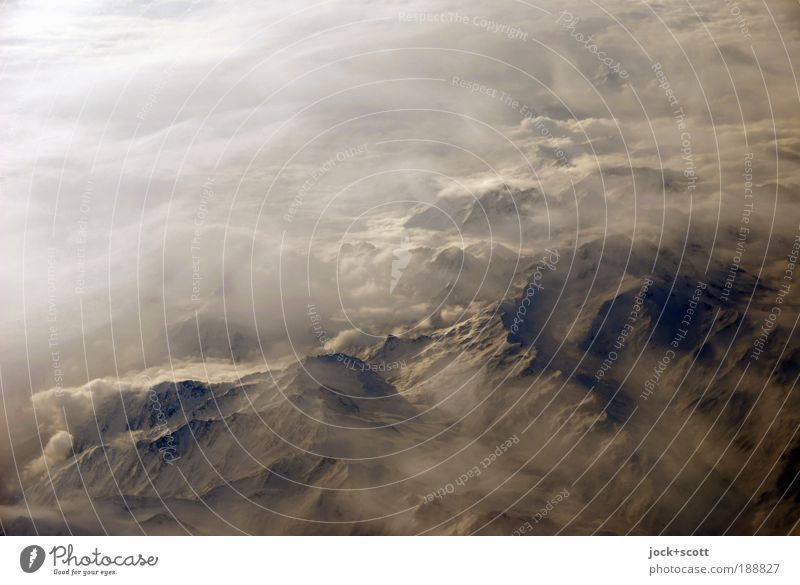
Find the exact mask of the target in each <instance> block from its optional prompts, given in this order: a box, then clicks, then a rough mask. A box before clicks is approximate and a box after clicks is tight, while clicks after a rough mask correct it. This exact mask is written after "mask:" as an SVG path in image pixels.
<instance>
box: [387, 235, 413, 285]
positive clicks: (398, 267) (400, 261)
mask: <svg viewBox="0 0 800 585" xmlns="http://www.w3.org/2000/svg"><path fill="white" fill-rule="evenodd" d="M392 255H393V256H394V259H393V260H392V281H391V283H389V294H392V293H394V289H395V287H396V286H397V283H398V282H400V277H401V276H403V271H404V270H405V269H406V268H407V267H408V264H409V263H410V262H411V256H413V254H412V253H411V243H410V242H409V241H408V238H407V237H405V238H403V242H402V243H401V244H400V246H399V247H398V248H395V249H394V250H392Z"/></svg>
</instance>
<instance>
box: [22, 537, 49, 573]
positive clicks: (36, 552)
mask: <svg viewBox="0 0 800 585" xmlns="http://www.w3.org/2000/svg"><path fill="white" fill-rule="evenodd" d="M44 557H45V554H44V549H43V548H42V547H41V546H38V545H35V544H32V545H30V546H26V547H25V548H23V549H22V552H21V553H19V566H20V567H21V568H22V570H23V571H25V572H26V573H35V572H36V571H38V570H39V569H41V568H42V565H43V564H44Z"/></svg>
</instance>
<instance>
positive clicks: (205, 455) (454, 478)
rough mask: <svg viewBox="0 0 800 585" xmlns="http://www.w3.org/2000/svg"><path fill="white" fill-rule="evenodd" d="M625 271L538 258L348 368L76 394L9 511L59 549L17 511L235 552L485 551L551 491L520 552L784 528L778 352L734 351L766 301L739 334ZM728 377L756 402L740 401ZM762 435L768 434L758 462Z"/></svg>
mask: <svg viewBox="0 0 800 585" xmlns="http://www.w3.org/2000/svg"><path fill="white" fill-rule="evenodd" d="M630 249H631V244H630V241H629V240H626V239H624V238H612V239H609V240H607V241H606V242H605V245H598V243H597V242H589V243H586V244H583V245H581V246H578V247H577V248H576V249H575V251H574V252H572V251H569V250H561V251H555V250H542V251H539V252H538V253H534V254H533V255H532V257H531V260H530V263H529V264H528V265H526V266H525V268H524V271H526V272H521V273H520V275H521V276H522V275H524V276H525V278H524V279H522V278H520V279H517V281H518V284H517V285H515V288H514V289H513V294H512V295H509V299H508V300H506V301H504V302H495V303H489V304H487V305H486V306H485V307H484V308H483V309H480V310H478V311H477V312H475V313H474V314H472V315H471V316H469V317H467V318H464V319H462V320H461V321H459V322H457V323H455V324H453V325H450V326H443V327H440V328H438V329H433V330H431V331H429V332H427V333H426V334H424V335H422V334H420V335H401V336H396V335H389V336H387V337H386V338H384V339H383V340H382V341H377V342H376V343H374V344H373V345H371V346H369V347H366V348H365V349H364V350H363V351H362V352H361V353H359V354H358V355H351V354H347V353H343V352H340V353H329V354H322V355H319V356H316V357H307V358H305V359H304V360H302V361H301V362H297V363H295V364H294V365H291V366H287V367H285V368H283V369H275V370H270V371H268V372H266V371H265V372H261V373H254V374H250V375H248V376H245V377H240V378H239V379H233V380H231V381H228V382H218V383H215V384H209V383H206V382H200V381H196V380H184V381H180V382H178V383H177V384H175V383H167V382H164V383H157V384H153V385H152V386H145V387H141V386H130V387H127V388H125V389H123V390H120V391H113V392H112V391H108V392H99V391H98V389H95V391H94V413H90V414H89V415H88V416H86V415H85V419H84V420H83V421H80V420H78V421H76V422H73V424H72V425H71V432H72V436H73V443H72V450H73V453H72V455H71V456H69V457H67V458H66V459H65V460H64V461H63V462H61V463H59V464H57V465H56V466H54V467H53V468H52V470H51V473H52V478H53V483H52V485H50V484H45V483H41V484H39V485H38V486H36V487H35V488H33V489H31V490H29V492H28V493H27V496H28V498H29V502H30V503H31V504H32V505H33V508H32V510H34V516H35V520H36V522H37V526H38V525H41V524H42V523H44V525H52V529H53V530H54V531H57V530H59V528H58V521H57V519H54V518H52V517H49V518H50V519H48V517H44V516H43V517H39V516H37V515H36V512H35V510H40V509H46V508H47V507H49V506H52V505H53V503H54V502H55V497H56V496H57V497H58V499H59V502H60V503H61V504H62V505H63V506H64V509H65V514H66V516H67V518H68V521H69V523H70V526H73V525H74V526H75V527H76V530H78V531H80V530H84V531H86V532H87V533H91V532H92V531H93V530H94V529H95V528H96V523H97V521H98V518H100V519H101V520H102V521H103V523H104V524H105V523H109V522H111V523H113V524H114V525H115V526H117V527H118V529H119V531H121V532H130V533H135V532H136V531H137V530H138V528H137V525H138V526H143V527H147V530H148V531H150V530H152V531H154V532H157V533H185V532H186V531H189V532H193V533H219V532H228V531H230V530H231V526H230V525H229V524H228V523H225V522H220V520H219V518H216V517H215V516H214V515H213V514H209V513H208V507H209V506H210V507H213V508H214V509H215V510H217V511H219V512H222V513H223V514H224V515H225V518H226V519H227V520H228V522H230V523H231V524H233V525H234V526H236V527H237V529H241V530H244V531H246V532H250V533H266V534H271V533H344V534H360V533H365V532H366V533H416V532H424V531H431V532H434V533H464V532H479V533H486V534H495V533H504V531H506V532H507V531H509V530H511V531H513V530H516V529H517V527H518V524H521V521H520V519H522V518H530V517H535V515H536V514H537V513H539V512H538V511H539V510H540V508H541V507H542V505H543V502H545V503H546V502H547V501H549V499H550V498H552V497H555V496H556V495H557V494H559V493H562V494H563V492H567V493H568V494H569V495H568V496H563V495H562V497H561V500H559V505H558V507H556V508H553V510H552V512H548V515H547V518H546V521H543V522H541V523H537V525H536V528H535V533H548V534H551V533H555V532H559V531H563V532H567V533H578V534H583V533H591V532H603V533H626V532H634V533H643V534H649V533H654V532H661V531H664V532H666V533H674V534H684V533H691V532H695V531H698V532H702V533H719V532H722V531H725V530H729V531H732V532H737V533H738V532H741V533H750V532H752V531H754V530H755V529H756V528H757V526H755V525H754V524H753V522H755V520H754V518H762V519H763V518H765V516H764V515H763V511H764V510H772V509H776V510H782V511H783V513H781V514H771V515H770V516H769V517H766V519H765V520H764V524H763V525H761V528H760V529H761V530H764V531H765V532H771V531H779V530H782V529H785V528H786V526H787V525H788V523H789V521H790V519H791V518H792V517H793V516H792V515H793V514H794V515H796V507H795V505H796V497H795V494H796V491H797V490H796V489H795V483H796V482H795V481H794V479H795V476H796V473H795V472H796V469H795V468H796V456H795V455H796V452H797V450H798V449H800V443H798V442H797V440H796V438H794V435H793V433H792V432H791V429H793V428H796V426H797V424H798V423H800V420H797V419H798V417H799V416H800V415H797V414H796V413H798V412H800V409H798V406H800V405H798V404H796V402H797V398H796V397H794V396H793V395H792V393H791V388H792V384H793V380H794V379H793V378H792V376H791V374H792V372H795V370H796V368H795V367H794V366H795V365H796V364H795V361H796V360H795V357H796V356H795V354H796V351H793V350H792V351H781V350H780V348H781V347H782V346H783V345H784V344H785V341H786V339H787V337H786V336H787V332H786V331H783V330H779V331H777V332H776V333H775V334H774V337H773V338H772V340H771V342H770V343H771V349H770V351H771V352H772V355H774V357H775V359H776V360H777V362H774V363H775V364H776V368H775V371H774V372H773V371H771V369H770V368H771V366H769V365H768V363H769V362H766V361H764V362H762V361H753V360H749V358H748V355H749V354H750V353H751V351H752V343H751V339H752V337H750V336H742V335H735V332H736V331H740V332H741V331H749V332H754V331H757V329H758V327H759V323H758V320H759V317H760V316H761V315H762V314H763V313H765V312H768V311H769V307H770V303H771V299H770V295H769V294H766V293H764V294H762V295H759V296H756V297H755V298H754V299H753V301H752V302H751V304H750V313H749V315H748V316H745V313H744V311H743V308H742V307H741V306H740V304H741V302H743V301H741V302H739V303H733V304H725V305H723V304H722V303H721V302H720V294H721V293H720V289H719V287H718V286H714V285H713V284H711V283H712V282H718V281H719V279H718V276H717V275H713V274H712V275H710V276H709V275H706V274H703V273H694V274H693V273H684V274H682V276H681V277H680V278H677V279H670V278H667V277H666V275H667V274H670V273H674V270H675V268H676V266H675V263H677V262H679V260H678V259H676V258H675V257H674V256H671V255H669V254H667V255H663V254H662V255H658V256H657V255H656V250H655V248H650V249H648V248H647V247H646V246H644V247H642V246H640V247H639V248H638V249H637V251H636V253H634V254H629V253H628V252H629V250H630ZM445 257H448V254H447V252H443V253H442V254H440V255H439V257H438V258H437V259H436V260H435V261H438V262H444V258H445ZM456 260H459V258H458V257H457V258H455V259H454V261H456ZM654 261H656V265H657V268H656V270H651V268H652V267H653V264H654ZM659 266H660V269H659V268H658V267H659ZM614 275H616V278H615V277H614ZM743 278H746V277H743ZM589 282H592V283H593V284H592V285H591V290H592V294H591V295H587V294H586V291H587V290H588V288H589V284H588V283H589ZM743 282H745V283H746V281H744V280H743ZM531 283H533V284H535V285H537V286H533V287H532V286H531ZM531 291H533V293H534V294H531ZM520 307H525V310H524V311H520ZM720 356H728V357H727V358H726V359H724V360H722V359H721V358H720ZM745 369H749V371H750V373H754V374H755V375H757V376H763V378H762V379H763V380H766V379H768V378H769V379H770V385H769V389H768V391H767V390H765V388H766V386H765V385H764V384H763V383H761V384H759V383H757V382H755V383H754V382H753V381H752V380H751V381H749V382H747V383H742V381H741V380H742V376H743V373H745ZM770 376H771V378H770ZM778 415H780V416H781V420H782V425H783V427H784V431H778V432H777V433H776V434H775V435H774V436H773V437H772V438H771V439H770V440H769V441H765V440H764V426H763V421H764V420H770V419H773V418H774V417H775V416H778ZM465 437H473V440H468V439H467V440H465ZM600 453H602V454H603V456H602V457H599V454H600ZM743 460H744V461H747V462H748V463H747V465H746V466H745V467H744V468H743V467H742V466H741V461H743ZM587 474H590V475H591V481H588V475H587ZM770 475H774V476H775V482H770V483H767V482H763V481H762V480H763V479H764V477H768V476H770ZM84 486H85V487H84ZM87 492H88V493H90V494H91V496H92V500H93V502H94V503H95V508H94V510H95V511H92V508H91V507H89V506H88V500H86V493H87ZM687 502H689V505H687V506H685V505H684V504H686V503H687ZM689 506H700V507H702V508H703V509H707V510H711V512H710V513H709V514H708V516H707V517H705V518H702V519H698V517H697V515H696V514H693V513H691V511H687V508H688V507H689ZM330 520H341V521H344V523H342V524H319V522H328V521H330ZM26 521H28V520H25V517H24V515H21V516H20V517H19V518H18V519H17V520H16V521H15V522H16V524H14V523H11V524H7V525H11V526H20V527H22V524H23V523H24V522H26ZM759 522H760V520H759ZM48 523H52V524H48ZM20 530H23V528H20ZM234 532H235V531H234Z"/></svg>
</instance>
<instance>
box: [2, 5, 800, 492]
mask: <svg viewBox="0 0 800 585" xmlns="http://www.w3.org/2000/svg"><path fill="white" fill-rule="evenodd" d="M798 17H800V9H798V6H797V3H796V2H792V1H789V0H779V1H774V2H769V3H765V2H760V1H756V0H748V1H744V0H739V1H738V2H734V1H730V2H729V1H697V2H695V1H685V2H684V1H678V0H666V1H663V2H645V1H635V2H632V1H629V0H626V1H617V0H611V1H604V2H551V1H541V2H526V1H522V0H520V1H512V0H502V1H492V2H489V1H475V0H468V1H466V2H448V1H444V0H429V1H426V2H390V1H384V0H375V1H366V0H361V1H359V2H351V1H331V2H319V3H313V2H305V1H299V2H269V3H262V2H237V3H228V2H215V1H197V2H179V1H174V2H173V1H153V2H133V1H110V2H93V1H90V2H73V1H68V0H67V1H64V2H57V3H53V2H44V1H42V2H26V1H6V2H2V4H0V55H1V56H0V87H3V90H2V92H0V153H2V156H0V234H2V235H1V236H0V241H2V244H1V246H2V248H1V249H2V250H3V262H2V263H0V304H2V306H3V308H4V309H3V313H2V317H0V319H2V325H1V326H2V330H3V335H2V338H1V339H0V381H2V394H3V404H4V411H5V416H4V417H2V418H0V433H2V434H6V432H8V433H9V435H10V436H13V438H14V439H13V442H14V443H16V445H17V446H16V447H15V450H16V451H17V457H18V460H16V461H12V450H11V449H10V448H9V447H8V446H6V445H3V447H1V448H0V469H3V470H4V472H5V474H6V475H7V477H8V474H10V473H12V472H11V468H12V467H11V466H12V465H14V464H16V465H17V466H18V468H19V467H20V466H21V467H26V468H30V469H31V470H32V472H35V471H37V470H39V471H40V470H41V467H42V462H43V461H47V460H48V458H49V459H51V460H53V461H57V460H59V459H60V458H63V457H65V456H66V455H65V454H66V453H67V452H68V441H67V440H66V439H65V435H64V434H63V433H64V432H65V431H64V430H63V428H61V427H60V425H59V424H58V422H57V421H58V420H59V419H60V418H61V417H62V415H63V413H64V412H66V411H64V410H63V408H64V404H63V403H62V402H60V401H59V399H60V397H61V394H60V393H58V394H54V393H53V391H54V390H61V389H65V390H66V391H67V393H68V394H69V393H70V392H80V391H81V389H82V388H83V389H85V388H86V387H87V385H90V384H92V383H93V382H92V381H97V380H106V381H110V382H108V383H109V384H111V383H112V382H114V381H116V382H124V383H134V381H135V380H138V379H140V378H141V375H143V374H147V375H148V376H149V378H148V379H151V380H154V379H170V378H172V377H175V375H176V372H181V373H186V372H193V371H197V370H198V369H199V368H200V367H201V366H205V367H206V368H207V370H208V371H209V372H210V375H211V377H212V378H218V379H224V378H228V377H231V376H233V375H234V374H233V373H232V372H233V371H234V370H235V369H236V368H234V364H240V365H239V366H238V367H239V368H241V369H242V371H258V370H264V369H265V368H269V367H270V364H284V363H288V362H291V361H292V360H296V359H299V357H298V356H303V355H315V354H317V353H323V352H327V351H333V350H341V351H350V350H354V349H357V348H362V347H364V346H365V345H367V344H369V343H372V342H374V341H376V340H380V339H382V338H385V336H386V335H389V334H396V335H402V334H404V333H406V332H409V331H417V332H425V331H426V330H430V329H432V328H435V327H438V326H441V325H442V324H452V323H455V322H458V320H459V319H462V318H464V317H465V316H469V315H472V314H475V312H476V311H477V310H479V309H480V308H481V307H482V304H481V303H488V302H490V301H492V300H501V299H503V298H506V295H510V296H513V294H516V292H514V291H515V289H514V286H515V279H516V278H517V277H518V273H517V269H518V268H521V266H522V265H524V264H525V262H530V258H531V257H532V256H534V255H535V254H537V253H538V252H539V251H540V250H541V249H543V248H545V247H546V246H551V247H553V246H560V247H569V246H570V245H571V244H574V242H575V241H576V240H579V239H581V238H586V237H603V238H605V237H608V236H610V235H612V234H624V235H626V236H628V237H631V238H639V237H641V238H644V239H646V240H648V241H652V242H655V243H658V244H660V245H662V246H664V247H666V248H671V249H679V248H680V247H683V248H684V249H686V246H687V245H688V246H690V247H692V248H691V249H692V250H693V251H694V252H695V253H694V254H693V255H692V257H691V261H692V262H693V263H695V264H696V265H697V267H698V269H700V270H708V266H710V265H712V264H714V263H721V264H726V263H728V262H729V258H730V255H731V250H734V249H735V245H736V238H735V235H736V231H737V230H738V229H739V228H740V227H741V225H742V221H743V220H742V217H743V214H745V211H744V210H745V209H747V208H746V207H744V205H745V204H746V202H747V201H746V200H745V199H744V196H743V194H744V193H745V191H746V189H748V188H752V189H753V190H754V192H755V193H756V198H755V201H756V202H755V207H754V210H753V211H752V218H751V217H750V215H749V213H750V212H748V221H747V225H748V226H749V227H751V228H752V238H751V247H750V248H749V251H748V257H747V258H746V259H745V261H746V262H747V263H748V266H749V267H751V268H752V269H753V270H755V269H757V268H758V266H759V264H760V263H762V262H763V263H764V264H765V265H767V266H768V267H769V266H772V265H773V264H776V263H779V261H780V260H781V259H782V258H783V257H784V256H785V251H786V249H787V248H786V246H787V242H790V241H791V240H792V238H794V236H795V235H796V233H797V207H798V187H800V167H799V166H798V165H799V163H800V116H798V111H800V110H798V99H800V86H799V85H798V80H797V75H796V71H795V68H794V64H795V62H796V59H797V55H798V43H799V42H800V38H798V36H799V35H800V26H798V24H800V18H798ZM748 184H751V186H750V187H748ZM509 202H510V205H511V211H513V214H511V215H512V216H513V217H510V218H509V209H508V205H509ZM470 213H473V215H472V219H470V221H469V222H466V223H465V221H466V218H467V217H470ZM520 217H521V218H522V219H521V220H519V219H517V218H520ZM465 226H467V227H465ZM487 242H488V248H486V246H487ZM495 246H497V247H496V248H495ZM470 247H471V248H470ZM465 249H470V250H472V252H473V253H474V257H475V258H479V259H478V260H474V261H472V262H468V261H463V256H462V255H461V254H462V253H463V250H465ZM448 250H449V252H448ZM453 250H455V251H456V252H455V253H454V252H453ZM487 250H488V252H487ZM398 254H400V256H398ZM403 254H408V255H407V256H406V260H407V261H408V262H407V263H406V264H404V267H403V268H402V270H400V272H399V274H400V276H399V280H398V277H397V274H395V276H394V277H393V276H392V274H393V273H392V270H393V266H395V267H396V266H397V264H396V262H398V261H399V262H401V263H403V262H406V261H405V260H403ZM487 254H488V255H487ZM398 258H399V260H398ZM472 258H473V256H471V257H470V260H472ZM521 259H522V260H521ZM434 261H435V262H437V263H435V264H433V265H435V266H438V267H439V270H440V271H441V274H440V275H446V276H442V279H443V281H442V282H439V281H438V280H436V278H435V277H431V276H430V275H425V274H424V273H423V271H422V269H421V268H415V267H419V266H420V265H422V264H425V263H426V262H427V263H434ZM393 263H395V264H393ZM406 269H407V270H408V272H407V275H406V276H405V277H404V276H403V271H404V270H406ZM450 271H454V272H453V274H456V276H455V277H452V274H451V272H450ZM487 275H488V276H487ZM393 278H394V280H393ZM453 278H455V280H453ZM404 279H405V280H404ZM456 281H458V282H459V283H461V286H460V287H459V286H456V285H455V284H454V283H455V282H456ZM464 283H465V284H464ZM516 284H518V283H516ZM454 291H455V292H454ZM316 313H319V314H320V315H323V316H324V322H325V328H324V330H323V331H320V329H319V328H316V329H315V327H314V325H315V323H316V321H315V320H314V319H313V318H312V315H313V314H316ZM94 383H97V382H94ZM42 393H45V394H42ZM36 394H41V396H40V398H39V399H38V401H37V400H35V399H34V398H33V396H34V395H36ZM44 396H56V399H53V400H45V399H44V398H43V397H44ZM34 404H36V408H33V405H34ZM65 441H66V443H65ZM65 445H66V448H65ZM0 483H2V482H0ZM6 489H10V488H8V487H7V488H6Z"/></svg>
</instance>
